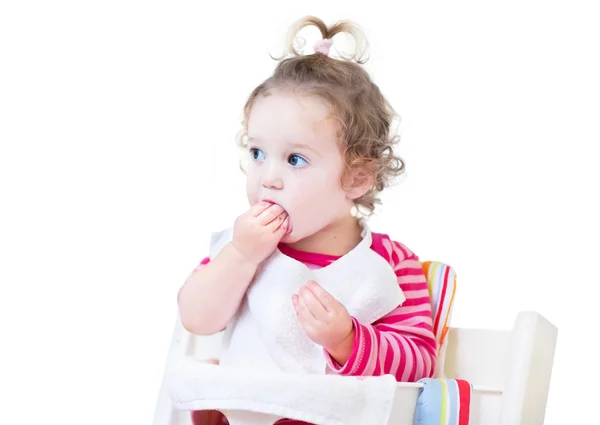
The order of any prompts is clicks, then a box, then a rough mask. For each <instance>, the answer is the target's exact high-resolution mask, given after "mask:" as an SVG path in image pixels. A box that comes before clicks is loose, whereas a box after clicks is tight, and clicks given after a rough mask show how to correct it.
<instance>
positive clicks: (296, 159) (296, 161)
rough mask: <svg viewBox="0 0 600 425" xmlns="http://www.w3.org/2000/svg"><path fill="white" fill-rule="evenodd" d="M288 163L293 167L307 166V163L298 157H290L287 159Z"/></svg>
mask: <svg viewBox="0 0 600 425" xmlns="http://www.w3.org/2000/svg"><path fill="white" fill-rule="evenodd" d="M288 162H289V163H290V165H293V166H294V167H298V166H303V165H307V164H308V162H307V161H306V160H305V159H304V158H302V157H301V156H300V155H291V156H290V158H289V159H288Z"/></svg>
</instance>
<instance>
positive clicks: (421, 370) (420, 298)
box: [326, 235, 436, 382]
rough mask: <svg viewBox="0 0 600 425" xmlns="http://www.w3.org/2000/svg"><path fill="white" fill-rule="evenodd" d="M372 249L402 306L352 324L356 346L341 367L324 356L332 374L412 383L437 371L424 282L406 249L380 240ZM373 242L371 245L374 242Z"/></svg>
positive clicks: (381, 237)
mask: <svg viewBox="0 0 600 425" xmlns="http://www.w3.org/2000/svg"><path fill="white" fill-rule="evenodd" d="M378 236H379V238H378V243H379V244H380V246H379V247H375V246H374V247H373V249H374V250H375V251H377V252H378V253H379V254H381V255H382V256H383V257H384V258H385V259H386V260H388V261H389V263H390V265H391V266H392V267H393V268H394V271H395V273H396V276H397V277H398V284H399V285H400V288H401V289H402V291H403V292H404V295H405V297H406V300H405V301H404V303H403V304H402V305H400V306H398V307H397V308H396V309H395V310H393V311H392V312H390V313H389V314H387V315H386V316H384V317H382V318H381V319H379V320H378V321H376V322H374V323H373V324H368V323H359V322H358V321H357V320H356V319H355V318H353V322H354V346H353V348H352V354H351V355H350V358H349V359H348V361H347V362H346V364H344V365H339V364H337V362H336V361H335V360H334V359H333V358H332V357H331V356H329V355H326V359H327V363H328V366H329V369H330V373H334V374H340V375H351V376H378V375H384V374H391V375H394V376H395V377H396V380H397V381H399V382H416V381H418V380H419V379H421V378H427V377H432V376H433V374H434V371H435V361H436V342H435V336H434V333H433V325H432V312H431V302H430V297H429V291H428V289H427V281H426V279H425V274H424V272H423V269H422V265H421V262H420V261H419V259H418V257H417V256H416V255H415V254H413V253H412V252H411V251H410V250H409V249H408V248H407V247H406V246H404V245H403V244H401V243H399V242H395V241H391V240H390V239H389V237H387V235H378ZM374 242H375V239H374Z"/></svg>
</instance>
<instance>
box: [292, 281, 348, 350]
mask: <svg viewBox="0 0 600 425" xmlns="http://www.w3.org/2000/svg"><path fill="white" fill-rule="evenodd" d="M292 303H293V304H294V309H295V310H296V316H297V317H298V321H299V322H300V325H302V328H304V331H305V332H306V335H307V336H308V337H309V338H310V339H311V340H312V341H313V342H314V343H315V344H319V345H320V346H322V347H323V348H325V349H326V350H327V351H329V352H330V353H332V354H333V353H336V352H339V351H340V349H342V347H345V346H347V345H348V340H349V338H351V337H353V336H354V329H353V327H354V325H353V323H352V318H351V317H350V314H348V311H347V310H346V307H344V305H343V304H341V303H340V302H339V301H338V300H336V299H335V298H334V297H333V296H332V295H331V294H329V293H328V292H327V291H326V290H325V289H323V288H322V287H321V286H320V285H319V284H318V283H316V282H314V281H310V282H308V284H306V285H303V286H302V287H301V288H300V290H299V291H298V294H294V295H293V296H292ZM343 351H347V350H345V349H344V350H343Z"/></svg>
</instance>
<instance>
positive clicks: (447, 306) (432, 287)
mask: <svg viewBox="0 0 600 425" xmlns="http://www.w3.org/2000/svg"><path fill="white" fill-rule="evenodd" d="M422 265H423V272H424V273H425V278H426V279H427V286H428V288H429V296H430V297H431V310H432V314H433V332H434V333H435V341H436V343H437V349H438V356H437V362H436V371H435V375H434V376H435V377H436V378H445V375H444V361H445V355H446V347H447V345H448V340H447V339H446V336H447V333H448V329H449V324H450V318H451V315H452V304H453V302H454V294H455V292H456V273H455V272H454V270H453V269H452V267H450V266H449V265H447V264H444V263H441V262H439V261H426V262H424V263H422Z"/></svg>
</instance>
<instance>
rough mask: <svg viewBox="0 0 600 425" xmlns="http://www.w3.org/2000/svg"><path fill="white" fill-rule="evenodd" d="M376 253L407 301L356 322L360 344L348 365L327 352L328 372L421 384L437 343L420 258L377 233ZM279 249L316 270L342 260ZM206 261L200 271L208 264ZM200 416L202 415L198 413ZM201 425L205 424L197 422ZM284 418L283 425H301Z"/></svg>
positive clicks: (373, 246) (431, 365)
mask: <svg viewBox="0 0 600 425" xmlns="http://www.w3.org/2000/svg"><path fill="white" fill-rule="evenodd" d="M372 237H373V243H372V244H371V249H373V250H374V251H375V252H376V253H378V254H379V255H381V256H382V257H383V258H384V259H385V260H386V261H388V262H389V264H390V266H392V268H393V270H394V272H395V273H396V276H397V277H398V285H400V288H401V289H402V291H403V292H404V295H405V297H406V300H405V301H404V303H402V305H399V306H398V307H397V308H396V309H395V310H393V311H392V312H390V313H389V314H387V315H386V316H384V317H382V318H381V319H379V320H377V321H376V322H374V323H360V322H358V321H357V320H356V319H354V318H353V321H354V336H355V338H354V346H353V348H352V354H351V355H350V358H349V359H348V361H347V362H346V364H344V365H340V364H337V362H336V361H335V360H334V359H333V358H332V357H331V356H329V355H328V354H326V359H327V364H328V373H332V374H339V375H345V376H378V375H383V374H392V375H394V376H395V377H396V380H397V381H401V382H416V381H418V380H419V379H421V378H426V377H432V376H433V373H434V370H435V361H436V342H435V336H434V333H433V323H432V312H431V303H430V298H429V291H428V289H427V281H426V280H425V274H424V272H423V268H422V265H421V262H420V261H419V258H418V257H417V256H416V255H415V254H414V253H413V252H412V251H410V250H409V249H408V248H407V247H406V246H405V245H403V244H402V243H400V242H396V241H393V240H391V239H390V238H389V236H388V235H385V234H381V233H372ZM279 249H280V250H281V252H282V253H284V254H285V255H288V256H290V257H292V258H294V259H296V260H298V261H301V262H303V263H304V264H307V265H308V266H311V267H324V266H326V265H328V264H331V263H332V262H333V261H335V260H336V259H338V258H339V257H336V256H331V255H323V254H315V253H308V252H301V251H297V250H294V249H292V248H291V247H289V246H287V245H284V244H281V245H280V246H279ZM209 261H210V260H209V259H208V258H205V259H204V260H202V262H201V263H200V265H199V266H198V267H201V266H202V265H204V264H206V263H208V262H209ZM198 413H199V412H198ZM195 423H196V424H199V423H200V422H195ZM300 423H301V422H298V421H291V420H288V419H284V420H281V421H279V422H277V424H290V425H291V424H300Z"/></svg>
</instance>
